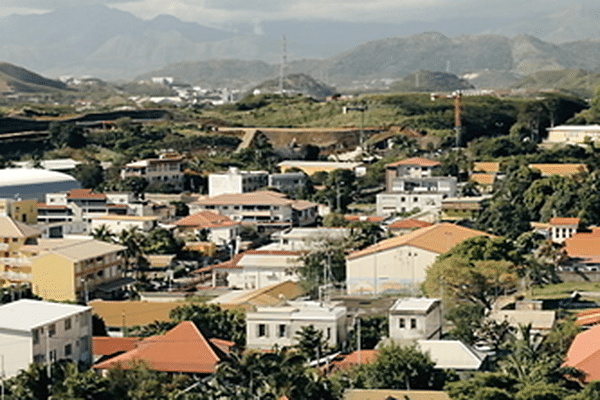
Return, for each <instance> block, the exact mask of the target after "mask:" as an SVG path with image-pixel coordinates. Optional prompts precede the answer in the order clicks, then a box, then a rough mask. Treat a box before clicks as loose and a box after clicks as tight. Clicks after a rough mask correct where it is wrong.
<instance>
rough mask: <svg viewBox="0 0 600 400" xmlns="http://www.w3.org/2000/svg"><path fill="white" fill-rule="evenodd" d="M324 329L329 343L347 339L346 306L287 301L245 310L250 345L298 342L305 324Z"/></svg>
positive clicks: (268, 347)
mask: <svg viewBox="0 0 600 400" xmlns="http://www.w3.org/2000/svg"><path fill="white" fill-rule="evenodd" d="M310 325H312V326H314V327H315V328H316V329H317V330H321V331H323V339H324V340H325V341H326V343H327V345H328V346H330V347H335V346H337V345H338V344H341V343H343V342H344V341H345V340H346V335H347V332H346V307H343V306H341V305H338V304H335V303H319V302H301V301H295V302H288V303H287V305H285V306H280V307H257V309H256V311H254V312H249V313H247V314H246V342H247V346H248V348H251V349H265V350H267V349H272V348H273V347H274V346H278V347H279V348H281V347H283V346H292V345H294V344H296V339H295V335H296V332H298V331H299V330H300V329H301V328H302V327H303V326H310Z"/></svg>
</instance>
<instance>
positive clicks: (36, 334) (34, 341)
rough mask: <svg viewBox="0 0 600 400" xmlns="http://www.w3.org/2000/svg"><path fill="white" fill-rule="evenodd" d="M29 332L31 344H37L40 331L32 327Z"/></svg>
mask: <svg viewBox="0 0 600 400" xmlns="http://www.w3.org/2000/svg"><path fill="white" fill-rule="evenodd" d="M31 333H32V334H33V344H38V343H39V342H40V331H38V330H37V329H34V330H33V332H31Z"/></svg>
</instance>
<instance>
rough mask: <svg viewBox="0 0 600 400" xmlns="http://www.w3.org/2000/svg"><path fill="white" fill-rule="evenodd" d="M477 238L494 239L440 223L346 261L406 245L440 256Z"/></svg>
mask: <svg viewBox="0 0 600 400" xmlns="http://www.w3.org/2000/svg"><path fill="white" fill-rule="evenodd" d="M477 236H488V237H491V238H493V237H495V236H494V235H491V234H489V233H486V232H482V231H477V230H475V229H470V228H465V227H462V226H459V225H454V224H450V223H441V224H437V225H432V226H428V227H426V228H421V229H417V230H416V231H412V232H411V233H408V234H406V235H402V236H398V237H394V238H391V239H387V240H384V241H381V242H379V243H376V244H374V245H372V246H369V247H367V248H366V249H363V250H360V251H356V252H354V253H351V254H350V255H349V256H348V257H347V259H348V260H352V259H354V258H359V257H363V256H366V255H369V254H373V253H377V252H380V251H385V250H389V249H393V248H396V247H400V246H407V245H408V246H414V247H418V248H421V249H424V250H428V251H431V252H433V253H437V254H442V253H445V252H447V251H448V250H450V249H451V248H452V247H454V246H455V245H457V244H459V243H461V242H463V241H464V240H467V239H470V238H473V237H477Z"/></svg>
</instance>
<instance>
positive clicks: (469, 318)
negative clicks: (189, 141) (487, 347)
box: [445, 303, 485, 345]
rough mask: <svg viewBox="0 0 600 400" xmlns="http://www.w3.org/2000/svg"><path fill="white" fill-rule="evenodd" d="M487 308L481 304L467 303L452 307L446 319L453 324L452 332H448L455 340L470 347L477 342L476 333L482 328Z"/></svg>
mask: <svg viewBox="0 0 600 400" xmlns="http://www.w3.org/2000/svg"><path fill="white" fill-rule="evenodd" d="M484 311H485V308H484V307H483V306H482V305H481V304H474V303H465V304H458V305H455V306H454V307H451V308H450V309H449V310H448V311H447V313H446V316H445V317H446V319H447V320H448V321H450V322H452V330H450V332H448V333H449V334H450V336H452V337H453V338H454V339H457V340H460V341H461V342H463V343H466V344H468V345H473V344H475V342H476V341H477V335H476V332H477V330H478V329H479V327H480V326H481V321H482V320H483V317H484Z"/></svg>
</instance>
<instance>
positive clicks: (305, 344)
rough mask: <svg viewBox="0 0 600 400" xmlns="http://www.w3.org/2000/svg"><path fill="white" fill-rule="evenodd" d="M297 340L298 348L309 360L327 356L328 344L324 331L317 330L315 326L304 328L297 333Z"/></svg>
mask: <svg viewBox="0 0 600 400" xmlns="http://www.w3.org/2000/svg"><path fill="white" fill-rule="evenodd" d="M295 339H296V341H297V342H298V343H297V344H296V346H295V347H296V348H298V351H299V352H300V353H301V354H303V355H304V356H305V357H306V358H307V359H309V360H315V359H318V358H320V357H322V356H323V355H324V354H325V349H326V346H327V344H326V342H325V339H324V337H323V331H322V330H320V329H316V328H315V326H314V325H307V326H303V327H301V328H300V330H298V331H297V332H296V335H295Z"/></svg>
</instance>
